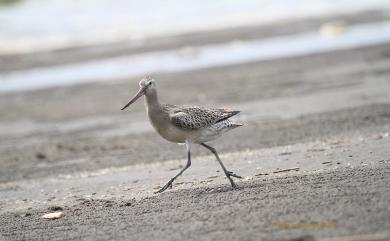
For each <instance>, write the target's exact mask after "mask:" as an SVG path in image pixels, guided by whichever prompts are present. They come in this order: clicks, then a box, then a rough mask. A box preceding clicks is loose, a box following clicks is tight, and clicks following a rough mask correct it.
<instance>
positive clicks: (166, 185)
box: [154, 179, 174, 194]
mask: <svg viewBox="0 0 390 241" xmlns="http://www.w3.org/2000/svg"><path fill="white" fill-rule="evenodd" d="M173 181H174V179H171V180H169V182H168V183H167V184H165V186H163V187H162V188H161V189H160V190H158V191H156V192H154V193H155V194H157V193H162V192H164V191H165V190H167V189H168V188H170V189H172V183H173Z"/></svg>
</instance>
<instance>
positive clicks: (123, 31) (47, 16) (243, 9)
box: [0, 0, 390, 54]
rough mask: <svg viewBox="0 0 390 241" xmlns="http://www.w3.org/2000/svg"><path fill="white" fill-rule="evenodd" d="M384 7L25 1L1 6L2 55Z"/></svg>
mask: <svg viewBox="0 0 390 241" xmlns="http://www.w3.org/2000/svg"><path fill="white" fill-rule="evenodd" d="M383 8H390V3H389V0H359V1H354V0H339V1H334V0H299V1H298V0H235V1H233V0H219V1H208V0H197V1H193V0H143V1H135V0H115V1H110V0H82V1H77V0H22V1H20V3H18V4H15V5H11V6H7V7H4V6H3V7H0V54H13V53H25V52H33V51H41V50H51V49H55V48H64V47H73V46H84V45H90V44H98V43H104V42H115V41H119V40H129V39H143V38H148V37H152V36H156V35H172V34H177V33H183V32H190V31H196V30H210V29H217V28H224V27H232V26H240V25H248V24H259V23H266V22H269V21H275V20H280V19H289V18H298V17H307V16H318V15H330V14H337V13H349V12H354V11H360V10H363V9H383Z"/></svg>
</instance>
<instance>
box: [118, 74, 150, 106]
mask: <svg viewBox="0 0 390 241" xmlns="http://www.w3.org/2000/svg"><path fill="white" fill-rule="evenodd" d="M139 87H140V88H139V90H138V92H137V94H135V96H134V97H133V98H132V99H131V100H130V101H129V103H127V104H126V105H125V106H124V107H123V108H122V109H121V110H124V109H126V108H127V107H129V106H130V105H131V104H133V103H134V102H135V101H136V100H137V99H138V98H139V97H141V96H143V95H144V94H148V93H150V92H152V91H156V81H155V80H154V79H153V78H152V77H150V76H146V77H144V78H142V79H141V81H140V82H139Z"/></svg>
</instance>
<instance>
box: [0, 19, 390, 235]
mask: <svg viewBox="0 0 390 241" xmlns="http://www.w3.org/2000/svg"><path fill="white" fill-rule="evenodd" d="M358 19H360V21H363V22H364V21H365V20H364V18H358ZM297 28H303V26H301V25H298V26H297ZM228 39H230V38H228ZM389 56H390V45H388V44H384V45H378V46H371V47H361V48H356V49H349V50H343V51H334V52H329V53H323V54H313V55H309V56H302V57H294V58H288V59H278V60H271V61H262V62H256V63H243V64H240V65H234V66H223V67H217V68H208V69H201V70H194V71H187V72H177V73H172V74H159V73H152V74H153V76H154V77H155V78H156V80H157V81H158V82H157V84H158V88H159V91H160V99H161V100H163V101H165V102H168V103H183V104H185V103H188V104H196V105H202V106H221V107H223V106H226V107H231V108H237V109H240V110H242V114H241V115H240V116H239V117H238V118H239V119H240V121H242V122H244V123H245V126H243V127H241V128H238V129H235V130H233V131H232V132H229V133H228V134H227V135H226V136H225V137H224V138H223V139H220V140H218V141H216V142H215V143H211V144H212V145H213V146H215V147H216V148H217V150H218V151H219V152H220V154H221V158H222V159H223V160H224V162H226V165H227V167H228V169H230V170H232V171H234V172H236V173H239V174H242V175H243V176H244V177H245V178H244V179H242V180H237V184H238V186H239V189H238V190H233V191H232V190H230V188H229V186H228V182H227V180H226V179H225V178H224V177H223V175H222V173H221V172H220V171H219V170H220V169H219V166H218V165H217V163H216V162H215V161H214V160H213V158H212V156H211V155H210V154H209V153H208V152H207V151H206V150H204V149H202V148H201V147H195V148H194V153H193V155H194V158H195V159H194V162H193V166H192V167H191V168H190V169H189V170H188V172H185V173H184V175H183V176H182V177H181V178H180V179H178V181H177V182H176V183H174V186H173V189H172V190H169V191H168V192H166V193H163V194H161V195H155V194H153V191H154V190H156V188H158V187H159V186H161V185H163V184H164V183H165V182H166V181H168V180H169V178H170V177H171V176H172V175H174V173H176V172H177V171H178V169H179V168H180V167H181V166H182V165H183V164H184V162H185V160H184V159H185V148H184V147H183V146H179V145H175V144H172V143H168V142H166V141H164V140H162V139H161V138H160V137H158V136H157V134H156V133H155V132H154V131H153V130H152V128H151V127H150V125H149V123H148V121H147V118H146V115H145V113H144V110H143V104H142V103H141V102H139V103H137V104H136V105H134V106H133V107H132V108H131V109H130V110H129V111H126V112H123V111H122V112H121V111H119V109H120V108H121V107H122V105H123V104H124V103H126V101H128V99H129V97H130V96H131V94H132V93H133V92H135V91H136V89H137V83H138V78H131V79H118V80H115V81H111V82H105V83H94V84H83V85H77V86H68V87H62V88H51V89H46V90H39V91H32V92H25V93H12V94H2V95H0V115H1V121H0V138H1V141H0V156H1V158H0V166H1V169H0V197H1V198H0V234H1V235H2V236H3V237H4V239H6V240H8V239H9V240H72V239H82V240H113V239H114V240H129V239H131V240H156V239H159V240H217V239H224V240H357V239H358V238H359V237H360V238H361V240H387V239H389V238H390V236H389V235H390V234H389V233H388V231H387V230H389V226H390V209H389V208H388V202H389V201H390V196H389V194H390V192H389V187H388V182H389V178H390V171H389V162H390V159H389V158H390V156H389V152H388V147H389V146H390V136H389V133H390V92H389V90H390V71H389V70H390V59H389ZM21 68H22V67H21ZM23 68H24V67H23ZM238 90H239V92H238ZM57 206H58V207H59V208H58V207H57ZM55 207H57V208H55ZM53 208H54V209H62V212H63V213H64V215H65V216H64V217H63V218H61V219H58V220H51V221H48V220H43V219H42V218H41V215H43V214H44V213H47V212H50V211H49V209H52V210H54V209H53ZM362 235H365V236H362ZM0 240H1V236H0Z"/></svg>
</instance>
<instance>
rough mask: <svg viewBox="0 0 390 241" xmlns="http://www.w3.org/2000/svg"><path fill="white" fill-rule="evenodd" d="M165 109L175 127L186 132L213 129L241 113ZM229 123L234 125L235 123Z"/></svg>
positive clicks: (180, 108)
mask: <svg viewBox="0 0 390 241" xmlns="http://www.w3.org/2000/svg"><path fill="white" fill-rule="evenodd" d="M163 108H164V109H166V111H167V112H168V113H169V119H170V121H171V123H172V124H173V125H175V126H177V127H179V128H181V129H186V130H196V129H201V128H206V127H211V126H213V125H216V124H218V123H221V122H224V121H226V120H228V119H229V118H230V117H232V116H234V115H237V114H238V113H240V111H236V110H228V109H213V108H205V107H198V106H182V105H169V104H166V105H164V107H163ZM229 122H230V123H231V124H233V122H231V121H229ZM236 125H237V126H239V125H240V124H236Z"/></svg>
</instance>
